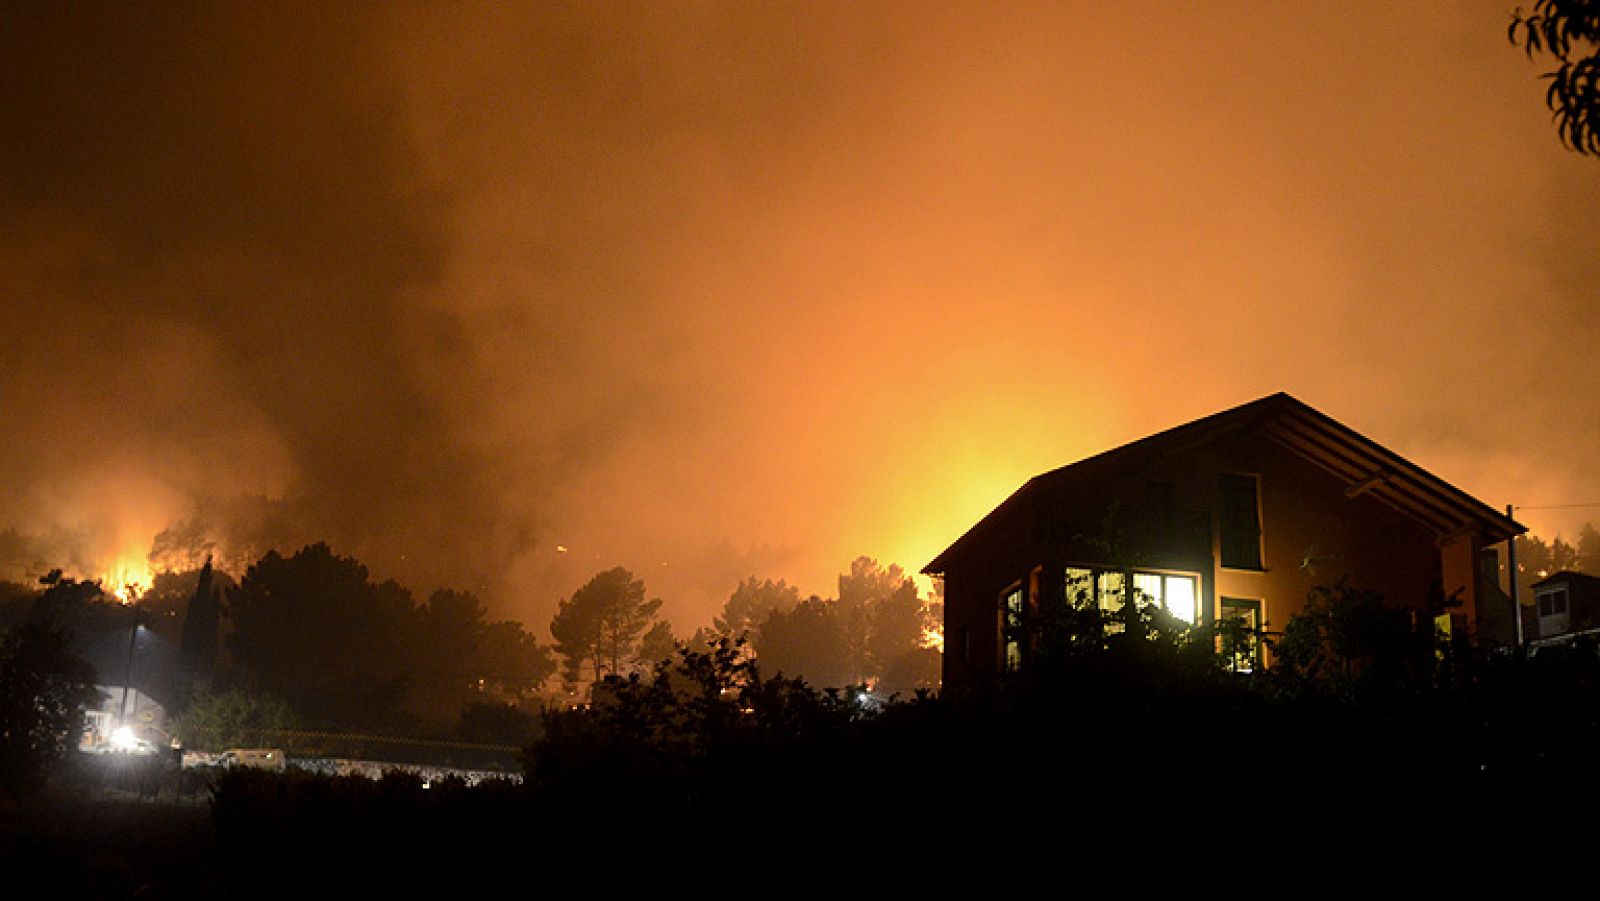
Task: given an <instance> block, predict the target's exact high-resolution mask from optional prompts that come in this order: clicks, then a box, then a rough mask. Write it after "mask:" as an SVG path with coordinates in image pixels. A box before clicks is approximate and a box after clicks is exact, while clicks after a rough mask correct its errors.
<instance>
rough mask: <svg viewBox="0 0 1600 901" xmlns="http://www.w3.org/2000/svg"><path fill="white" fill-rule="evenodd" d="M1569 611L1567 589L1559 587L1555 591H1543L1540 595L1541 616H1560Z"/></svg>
mask: <svg viewBox="0 0 1600 901" xmlns="http://www.w3.org/2000/svg"><path fill="white" fill-rule="evenodd" d="M1566 612H1567V590H1566V589H1565V588H1558V589H1556V590H1555V591H1547V592H1543V593H1542V594H1540V595H1539V615H1540V616H1560V615H1561V614H1563V613H1566Z"/></svg>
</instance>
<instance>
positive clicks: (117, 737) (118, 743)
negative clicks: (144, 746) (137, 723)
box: [111, 726, 139, 751]
mask: <svg viewBox="0 0 1600 901" xmlns="http://www.w3.org/2000/svg"><path fill="white" fill-rule="evenodd" d="M138 746H139V737H138V736H136V735H134V734H133V728H132V727H130V726H118V727H117V728H115V729H113V730H111V747H112V748H113V749H115V750H118V751H132V750H133V749H134V748H137V747H138Z"/></svg>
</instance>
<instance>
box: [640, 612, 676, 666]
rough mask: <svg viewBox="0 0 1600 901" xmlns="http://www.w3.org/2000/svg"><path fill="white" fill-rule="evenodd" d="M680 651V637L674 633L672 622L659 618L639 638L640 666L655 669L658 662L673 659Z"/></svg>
mask: <svg viewBox="0 0 1600 901" xmlns="http://www.w3.org/2000/svg"><path fill="white" fill-rule="evenodd" d="M677 653H678V639H677V637H676V636H674V635H673V634H672V624H671V623H669V622H667V621H666V620H664V619H663V620H657V621H656V624H655V625H653V626H651V627H650V630H649V631H647V632H645V633H644V635H643V637H641V638H640V639H639V658H638V661H639V666H640V667H641V668H642V669H645V670H649V671H653V670H655V668H656V664H658V663H661V662H662V661H671V660H672V659H673V657H675V656H676V655H677Z"/></svg>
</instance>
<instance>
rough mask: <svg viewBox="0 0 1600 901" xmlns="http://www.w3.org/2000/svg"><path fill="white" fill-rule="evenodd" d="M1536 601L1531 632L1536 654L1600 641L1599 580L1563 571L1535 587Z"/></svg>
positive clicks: (1531, 642) (1534, 585)
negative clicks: (1584, 640) (1574, 642)
mask: <svg viewBox="0 0 1600 901" xmlns="http://www.w3.org/2000/svg"><path fill="white" fill-rule="evenodd" d="M1533 598H1534V605H1533V611H1532V612H1533V614H1534V615H1532V616H1530V617H1529V619H1530V620H1531V621H1532V624H1533V627H1532V628H1530V629H1529V630H1528V639H1529V640H1528V644H1529V645H1530V647H1531V648H1532V649H1533V650H1535V651H1536V650H1538V649H1540V648H1546V647H1551V646H1554V645H1563V644H1570V643H1571V642H1572V640H1573V639H1575V638H1578V637H1581V636H1590V637H1600V578H1596V577H1595V576H1591V575H1589V574H1587V573H1579V572H1572V571H1571V570H1562V571H1561V572H1558V573H1555V574H1553V575H1550V576H1547V577H1545V578H1543V579H1540V580H1539V581H1537V582H1535V583H1533Z"/></svg>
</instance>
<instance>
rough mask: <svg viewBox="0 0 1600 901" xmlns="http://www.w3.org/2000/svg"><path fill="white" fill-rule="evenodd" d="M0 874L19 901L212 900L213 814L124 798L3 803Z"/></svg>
mask: <svg viewBox="0 0 1600 901" xmlns="http://www.w3.org/2000/svg"><path fill="white" fill-rule="evenodd" d="M0 872H3V873H5V874H6V879H5V881H6V883H7V884H9V885H12V886H16V887H18V888H21V889H22V891H21V892H20V893H18V894H16V895H11V893H10V892H9V891H7V892H4V893H3V894H6V895H8V896H10V897H14V898H47V897H48V898H141V899H144V898H191V897H210V896H212V895H213V894H214V893H213V891H212V889H213V888H215V887H216V883H217V880H216V876H217V869H216V866H215V841H214V830H213V827H212V823H211V808H210V805H209V804H208V803H207V802H205V801H204V800H193V799H190V800H183V801H178V800H174V799H171V798H163V799H159V800H152V799H148V798H147V799H145V800H140V799H139V798H138V797H137V796H135V795H132V794H130V793H124V792H105V793H86V792H77V791H56V792H52V793H51V794H48V795H42V796H39V797H35V798H31V799H25V800H20V801H17V800H6V801H0Z"/></svg>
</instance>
